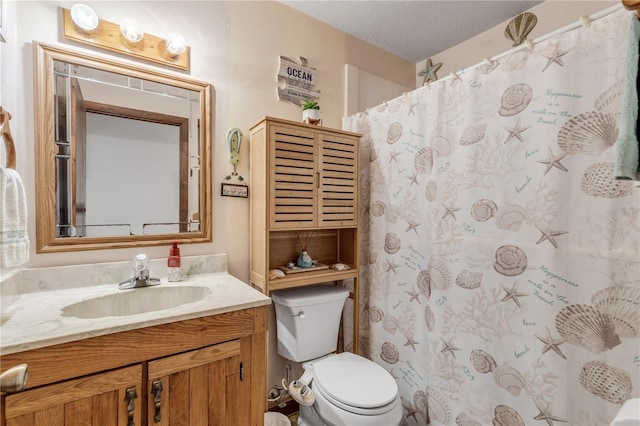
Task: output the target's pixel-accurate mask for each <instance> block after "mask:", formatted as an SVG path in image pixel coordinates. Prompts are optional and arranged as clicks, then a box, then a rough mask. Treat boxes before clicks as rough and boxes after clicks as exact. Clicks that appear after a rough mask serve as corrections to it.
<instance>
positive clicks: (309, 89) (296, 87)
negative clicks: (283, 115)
mask: <svg viewBox="0 0 640 426" xmlns="http://www.w3.org/2000/svg"><path fill="white" fill-rule="evenodd" d="M317 77H318V75H317V71H316V69H315V68H311V67H308V66H307V60H306V59H305V58H303V57H302V56H300V57H298V62H295V61H294V60H292V59H290V58H287V57H286V56H280V68H279V69H278V99H280V100H281V101H288V102H291V103H292V104H295V105H302V104H303V103H304V101H307V100H312V99H313V100H318V99H320V91H316V90H314V88H315V85H316V79H317Z"/></svg>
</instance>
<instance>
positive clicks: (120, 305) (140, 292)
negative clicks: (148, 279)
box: [62, 285, 211, 319]
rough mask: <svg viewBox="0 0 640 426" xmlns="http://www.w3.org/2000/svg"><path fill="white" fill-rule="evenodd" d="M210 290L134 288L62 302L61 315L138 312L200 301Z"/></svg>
mask: <svg viewBox="0 0 640 426" xmlns="http://www.w3.org/2000/svg"><path fill="white" fill-rule="evenodd" d="M210 294H211V290H210V289H208V288H206V287H196V286H180V287H162V285H160V286H156V287H143V288H135V289H130V290H122V291H120V292H118V293H114V294H109V295H106V296H99V297H94V298H93V299H88V300H83V301H82V302H78V303H74V304H72V305H68V306H65V307H64V308H63V309H62V316H63V317H75V318H86V319H90V318H104V317H121V316H129V315H138V314H144V313H148V312H155V311H163V310H165V309H171V308H176V307H178V306H181V305H186V304H188V303H194V302H199V301H201V300H203V299H204V298H206V297H208V296H209V295H210Z"/></svg>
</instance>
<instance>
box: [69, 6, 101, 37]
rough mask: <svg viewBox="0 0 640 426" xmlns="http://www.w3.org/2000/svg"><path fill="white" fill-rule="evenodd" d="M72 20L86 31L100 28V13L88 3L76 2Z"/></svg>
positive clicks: (72, 11)
mask: <svg viewBox="0 0 640 426" xmlns="http://www.w3.org/2000/svg"><path fill="white" fill-rule="evenodd" d="M71 20H73V23H74V24H76V25H77V26H78V28H80V29H81V30H82V31H84V32H85V33H90V32H91V31H93V30H95V29H96V28H98V23H99V21H100V20H99V19H98V14H97V13H96V12H95V11H94V10H93V9H91V8H90V7H89V6H87V5H86V4H80V3H78V4H75V5H73V7H72V8H71Z"/></svg>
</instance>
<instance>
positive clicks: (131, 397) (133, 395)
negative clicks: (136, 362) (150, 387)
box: [124, 386, 138, 426]
mask: <svg viewBox="0 0 640 426" xmlns="http://www.w3.org/2000/svg"><path fill="white" fill-rule="evenodd" d="M137 398H138V392H137V391H136V387H135V386H134V387H132V388H128V389H127V391H126V393H125V397H124V400H125V401H126V402H127V426H135V425H136V424H135V422H134V421H133V416H134V413H135V410H136V399H137Z"/></svg>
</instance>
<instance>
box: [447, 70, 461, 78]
mask: <svg viewBox="0 0 640 426" xmlns="http://www.w3.org/2000/svg"><path fill="white" fill-rule="evenodd" d="M449 75H450V76H451V78H452V79H453V80H460V77H458V74H456V73H455V72H453V71H451V73H450V74H449Z"/></svg>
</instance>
